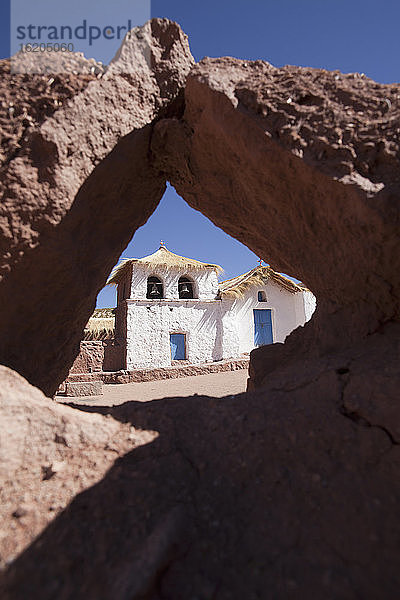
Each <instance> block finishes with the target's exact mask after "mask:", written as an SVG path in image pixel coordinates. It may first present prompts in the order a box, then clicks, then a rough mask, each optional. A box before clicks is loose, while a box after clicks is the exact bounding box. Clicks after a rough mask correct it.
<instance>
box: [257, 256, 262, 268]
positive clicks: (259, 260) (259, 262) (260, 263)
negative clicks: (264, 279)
mask: <svg viewBox="0 0 400 600" xmlns="http://www.w3.org/2000/svg"><path fill="white" fill-rule="evenodd" d="M262 262H263V261H262V258H259V259H258V264H259V266H260V267H262Z"/></svg>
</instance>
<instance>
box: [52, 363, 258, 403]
mask: <svg viewBox="0 0 400 600" xmlns="http://www.w3.org/2000/svg"><path fill="white" fill-rule="evenodd" d="M247 377H248V371H247V369H239V370H238V371H224V372H223V373H211V374H209V375H196V376H193V377H180V378H177V379H160V380H157V381H145V382H142V383H126V384H112V385H103V395H102V396H82V397H79V398H77V397H74V398H65V397H61V396H59V397H58V398H57V399H58V400H59V401H60V402H66V403H70V402H72V403H74V404H76V403H78V402H79V403H82V404H91V405H96V406H115V405H117V404H123V403H124V402H129V401H131V400H135V401H136V402H147V401H149V400H157V399H159V398H175V397H184V396H193V395H195V394H198V395H201V396H214V397H218V398H222V396H231V395H234V394H241V393H242V392H244V391H246V383H247Z"/></svg>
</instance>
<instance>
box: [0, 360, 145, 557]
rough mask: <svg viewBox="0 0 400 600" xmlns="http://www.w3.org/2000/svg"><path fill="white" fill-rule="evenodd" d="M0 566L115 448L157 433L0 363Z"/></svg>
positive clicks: (97, 473) (90, 479)
mask: <svg viewBox="0 0 400 600" xmlns="http://www.w3.org/2000/svg"><path fill="white" fill-rule="evenodd" d="M0 381H1V386H0V422H1V437H0V480H1V486H0V523H1V525H0V569H1V568H4V566H5V564H7V563H9V562H11V561H12V560H13V559H14V558H15V557H16V556H17V555H18V554H20V553H21V552H22V551H23V550H24V548H25V547H26V546H27V545H28V544H29V543H30V542H31V541H32V540H33V539H34V538H35V537H36V536H37V535H38V534H39V533H40V532H41V531H42V530H43V529H44V528H45V527H46V525H48V523H49V522H51V521H52V520H53V519H54V518H55V517H56V516H57V515H58V514H59V513H60V512H61V511H62V510H63V509H64V508H65V507H66V506H67V504H68V503H69V502H70V501H71V500H72V499H73V497H74V496H75V495H76V494H78V493H79V492H81V491H82V490H84V489H86V488H88V487H90V486H92V485H94V484H95V483H96V482H97V481H99V480H100V479H101V478H102V477H103V476H104V475H105V473H106V471H107V469H108V468H109V467H110V466H111V465H112V463H113V462H114V461H115V459H116V458H117V457H118V456H119V455H123V454H124V453H125V452H127V451H129V450H131V449H132V447H134V446H139V445H140V444H145V443H147V442H149V441H150V440H151V439H153V437H154V435H153V434H150V433H146V432H143V433H141V432H138V431H135V430H134V429H133V428H131V427H129V426H126V425H124V426H122V427H121V424H120V423H118V422H117V421H115V420H114V419H111V418H105V417H103V416H101V415H86V414H82V413H78V412H77V411H74V410H72V409H71V408H69V407H67V406H62V405H59V404H57V403H55V402H53V401H50V400H49V399H48V398H46V397H45V396H44V395H43V393H42V392H40V391H39V390H38V389H36V388H34V387H32V386H31V385H29V384H28V383H27V382H26V381H25V380H24V379H23V378H22V377H21V376H20V375H18V374H17V373H15V372H14V371H11V369H8V368H7V367H2V366H0Z"/></svg>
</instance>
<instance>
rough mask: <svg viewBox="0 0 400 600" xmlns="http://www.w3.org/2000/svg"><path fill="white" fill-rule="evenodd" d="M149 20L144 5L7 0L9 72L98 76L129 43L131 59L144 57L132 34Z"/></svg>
mask: <svg viewBox="0 0 400 600" xmlns="http://www.w3.org/2000/svg"><path fill="white" fill-rule="evenodd" d="M150 16H151V4H150V0H113V1H112V2H110V0H95V1H93V0H69V1H68V3H65V4H64V3H59V2H56V1H55V0H35V2H32V0H11V24H10V25H11V36H10V37H11V54H12V56H11V72H12V73H38V74H49V73H62V72H71V73H74V74H81V73H84V74H87V73H88V72H92V73H101V72H103V71H104V68H105V67H104V65H107V64H109V63H110V62H111V61H112V60H113V58H114V57H115V55H116V53H117V52H118V50H119V48H120V46H121V44H122V43H123V41H125V42H128V43H129V41H130V40H132V37H133V38H134V42H135V50H134V51H133V49H132V50H131V52H132V54H135V56H136V57H137V54H138V50H139V52H142V54H143V55H144V56H145V55H146V41H145V40H144V39H143V36H142V35H141V34H140V32H139V31H138V30H136V29H135V28H137V27H138V26H141V25H143V24H144V23H145V22H146V21H148V20H149V19H150ZM128 58H129V57H128ZM145 58H148V57H146V56H145ZM134 68H135V65H134V61H133V62H132V70H133V69H134ZM124 70H129V60H128V59H126V60H124Z"/></svg>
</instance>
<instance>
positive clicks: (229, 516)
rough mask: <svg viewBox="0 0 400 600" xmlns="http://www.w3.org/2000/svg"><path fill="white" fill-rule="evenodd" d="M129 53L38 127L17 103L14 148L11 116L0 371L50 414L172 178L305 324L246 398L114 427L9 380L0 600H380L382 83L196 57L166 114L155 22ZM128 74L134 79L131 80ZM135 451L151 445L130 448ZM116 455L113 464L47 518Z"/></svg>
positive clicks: (70, 93) (384, 441) (387, 141)
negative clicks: (106, 292)
mask: <svg viewBox="0 0 400 600" xmlns="http://www.w3.org/2000/svg"><path fill="white" fill-rule="evenodd" d="M143 35H144V37H145V38H146V36H147V37H148V39H149V41H150V48H152V49H153V50H154V52H153V60H152V62H151V63H150V66H151V68H149V66H148V65H149V62H148V56H147V58H146V57H145V59H143V53H142V51H141V50H140V48H141V47H142V46H141V44H142V41H143V36H142V37H141V38H140V37H139V38H138V39H139V42H138V44H139V46H138V48H139V49H138V48H137V47H133V48H131V49H130V50H129V49H127V48H125V49H122V51H121V53H119V55H118V56H117V58H116V60H115V62H114V63H113V64H112V66H111V67H110V69H109V70H108V71H107V73H105V74H104V75H103V76H102V77H101V78H99V79H97V77H96V78H95V77H94V75H93V74H92V75H91V74H90V73H89V74H88V75H85V76H82V77H81V78H77V79H76V80H70V79H68V78H67V77H65V79H62V78H61V79H59V80H57V82H56V84H54V85H55V90H56V92H57V94H58V96H57V98H58V101H61V106H60V105H59V104H57V109H55V108H54V106H53V104H54V103H53V104H52V101H53V100H54V96H53V95H52V94H53V92H49V91H46V90H47V88H48V86H49V85H50V84H49V83H46V82H44V81H42V82H41V84H40V85H42V86H43V90H42V91H40V94H42V93H43V96H42V95H40V94H39V95H40V100H43V102H38V103H37V104H34V105H33V107H32V108H31V107H30V106H29V105H28V100H27V98H28V95H27V93H26V92H25V91H23V86H24V83H26V82H25V81H24V79H20V80H18V79H16V80H15V82H16V83H17V84H18V85H19V87H18V92H16V94H15V96H16V97H18V98H20V99H21V102H22V104H23V106H24V107H26V110H31V111H32V113H30V115H31V116H32V118H33V119H34V125H32V129H30V128H29V129H27V130H26V131H25V130H24V128H25V127H26V128H28V125H26V123H24V119H23V118H22V116H21V114H20V113H19V112H18V111H16V110H14V112H13V111H11V112H12V115H13V118H14V115H16V118H17V119H19V120H17V122H16V123H17V127H16V129H15V132H14V130H13V129H12V127H11V126H10V124H9V123H8V121H7V120H6V119H5V120H4V119H3V121H1V126H2V128H3V130H4V131H5V130H6V129H7V128H8V129H7V131H8V138H7V139H6V141H5V146H4V148H5V150H4V153H5V154H7V159H6V163H5V164H4V166H3V175H4V182H5V184H4V188H3V191H4V197H3V200H4V202H3V205H2V210H3V215H2V220H1V221H0V224H1V227H2V233H3V239H2V243H3V246H2V248H3V262H2V263H1V265H0V266H1V268H2V273H3V275H4V277H3V280H2V282H1V287H0V292H1V296H0V297H1V304H0V309H1V310H0V327H1V333H2V335H1V337H0V359H1V360H4V361H7V363H8V364H12V365H14V366H16V368H17V369H18V370H19V371H20V372H22V373H24V374H26V376H27V377H28V378H29V379H30V381H33V382H37V383H38V385H39V386H40V387H41V388H42V389H43V390H45V391H46V392H47V393H50V392H51V391H54V389H55V387H56V385H57V383H59V382H60V381H61V380H62V379H63V378H64V376H65V374H66V372H67V370H68V367H69V366H70V364H71V363H72V359H73V357H74V355H76V354H77V351H78V342H79V339H80V335H81V332H82V329H83V327H84V325H85V323H86V322H87V319H88V317H89V315H90V314H91V312H92V308H93V305H94V301H95V297H96V294H97V292H98V291H99V289H100V287H101V286H102V285H103V283H104V281H105V278H106V275H107V274H108V272H109V270H110V269H111V266H112V264H113V262H114V261H115V259H116V257H117V256H118V254H119V252H120V251H121V250H122V248H123V247H124V245H125V244H126V243H127V242H128V240H129V238H130V236H131V234H132V233H133V231H134V230H135V229H136V228H137V227H138V226H139V225H141V224H142V223H144V221H145V220H146V219H147V217H148V216H149V215H150V214H151V212H152V211H153V210H154V208H155V206H156V205H157V202H158V200H159V199H160V197H161V195H162V193H163V190H164V186H165V180H166V179H167V178H168V179H170V181H171V182H172V183H173V184H174V185H175V187H176V189H177V190H178V192H179V193H180V194H181V195H182V196H183V197H184V198H185V199H186V200H187V201H188V202H189V204H191V206H193V207H194V208H197V209H199V210H201V211H202V212H203V213H204V214H206V215H207V216H208V217H209V218H211V219H212V220H213V221H214V222H215V223H216V224H217V225H219V226H221V227H222V228H223V229H224V230H225V231H226V232H228V233H229V234H231V235H233V236H234V237H236V238H237V239H239V240H241V241H243V242H244V243H245V244H247V245H248V246H249V247H250V248H251V249H253V250H254V251H255V252H256V253H257V254H259V255H260V256H262V257H264V258H266V259H267V260H268V261H269V262H270V263H271V265H272V266H273V268H275V269H277V270H281V271H285V272H288V273H289V274H292V275H296V276H298V277H299V278H301V279H302V280H303V281H304V282H305V283H306V284H307V285H308V286H309V287H310V288H311V289H312V291H313V292H314V293H316V295H317V297H318V310H317V313H316V315H315V316H314V317H313V319H312V320H311V322H310V323H309V324H308V325H307V326H306V327H305V328H304V329H298V330H297V331H296V332H294V333H293V334H292V335H291V336H290V338H289V340H288V342H287V343H286V344H284V345H273V346H269V347H264V348H261V349H259V350H257V351H255V352H253V354H252V357H251V365H250V368H251V378H250V386H249V387H251V388H253V389H254V388H258V390H257V391H253V392H251V393H247V394H245V395H241V396H237V397H229V398H224V399H218V400H216V399H213V398H198V397H193V398H191V399H187V398H185V399H179V398H177V399H175V400H174V399H169V400H168V401H166V402H164V401H156V402H152V403H150V404H144V403H138V404H135V403H128V404H126V405H124V406H122V407H114V408H112V409H104V410H103V411H102V409H101V408H96V407H92V408H91V409H89V408H88V409H87V410H88V412H90V411H95V412H96V411H97V412H106V413H111V414H112V416H113V417H114V419H116V420H119V421H121V422H122V423H123V425H121V426H119V425H118V424H117V423H116V422H115V421H112V420H107V419H105V418H104V417H100V416H99V415H83V414H82V413H79V414H78V413H77V411H73V410H72V409H71V408H66V407H60V406H57V405H55V404H54V403H52V402H51V401H49V400H48V399H46V398H44V397H43V395H42V394H41V393H40V392H39V391H38V390H36V389H33V388H32V387H31V386H29V385H28V384H27V383H26V382H24V381H23V380H22V379H21V377H20V376H18V375H16V374H15V373H11V372H10V371H9V370H8V369H3V371H0V378H2V379H1V380H0V384H1V385H0V409H1V410H2V412H3V418H2V424H3V426H4V424H5V431H6V434H3V433H2V436H3V437H2V444H3V446H2V453H1V455H0V469H1V474H0V475H1V478H2V480H3V481H4V484H2V486H0V487H1V494H2V496H1V507H2V515H1V516H2V527H3V531H2V533H1V537H0V545H1V552H2V555H1V556H2V560H3V564H4V563H5V562H7V561H8V560H12V559H14V560H13V562H12V564H10V566H9V568H8V569H7V571H6V572H5V573H4V574H3V577H2V581H1V583H0V595H1V597H2V598H5V599H6V600H8V599H9V600H19V599H21V600H25V599H26V598H27V597H29V598H32V599H33V600H35V599H36V598H37V599H38V600H39V599H40V600H47V599H48V600H52V599H53V598H54V597H55V596H56V597H57V598H60V599H63V598H65V599H70V598H74V600H80V599H81V598H82V600H83V599H85V600H90V599H93V600H101V599H103V598H104V599H105V600H108V599H110V598H112V599H114V598H121V599H123V598H126V599H127V600H128V599H131V598H138V599H139V598H142V599H143V598H152V599H154V600H157V599H161V598H163V599H169V598H170V599H171V600H172V599H173V600H179V599H180V598H182V600H183V599H185V600H186V599H187V598H193V597H198V598H204V599H206V598H213V597H215V598H218V599H221V600H224V599H225V598H226V599H227V600H228V599H232V598H234V599H236V598H238V599H240V600H242V599H243V598H246V599H247V598H249V599H250V598H260V597H261V598H264V597H266V596H267V597H271V598H272V597H273V598H279V599H281V598H282V600H283V599H285V600H286V599H287V598H295V599H297V598H298V599H299V600H303V598H312V597H315V598H322V597H332V598H359V597H362V598H380V597H384V598H390V599H391V598H393V599H395V598H397V597H398V589H399V585H400V578H399V573H400V568H399V566H400V565H399V557H398V539H399V536H400V530H399V519H398V506H399V502H400V487H399V482H400V476H399V475H400V473H399V469H400V466H399V465H400V461H399V451H398V448H399V443H400V430H399V427H398V422H399V418H398V416H399V408H398V399H399V398H398V389H399V386H400V382H399V374H398V357H399V353H400V348H399V339H400V333H399V324H398V322H396V320H397V321H398V317H399V312H398V310H399V309H398V306H399V304H398V300H399V273H400V270H399V268H398V267H399V264H398V261H399V256H400V253H399V237H398V221H399V218H398V200H397V198H398V185H399V181H398V162H399V147H398V124H397V123H398V117H399V98H398V95H399V94H398V86H381V85H378V84H375V83H374V82H371V81H369V80H366V79H365V78H363V77H360V76H355V75H352V76H343V75H340V74H339V73H327V72H325V71H315V70H309V69H297V68H294V67H288V68H285V69H274V68H273V67H272V66H271V65H268V64H266V63H262V62H256V63H245V62H243V61H237V60H234V59H229V58H226V59H206V60H204V61H202V63H200V64H199V65H197V66H196V67H194V68H193V69H192V71H191V73H190V76H189V80H188V83H187V86H186V91H185V95H186V97H185V107H184V113H182V110H183V104H182V101H181V98H180V97H179V90H180V88H181V87H182V86H183V85H184V81H185V76H186V74H187V72H188V70H189V68H190V66H191V57H190V54H189V52H188V48H187V45H186V41H185V38H184V37H183V35H182V33H181V32H180V30H179V28H178V27H177V26H175V25H174V24H171V23H169V22H167V21H158V20H157V21H153V22H152V23H151V24H148V25H146V26H145V28H144V30H143ZM132 56H134V57H135V60H137V61H138V73H137V77H135V76H134V75H132V73H130V74H129V76H127V75H126V70H127V69H126V68H124V62H125V61H129V60H131V57H132ZM4 68H6V67H4ZM37 81H39V80H37ZM35 82H36V80H35V79H32V80H29V82H28V84H27V87H29V86H31V87H30V88H29V89H30V90H35V89H38V90H39V88H40V86H39V83H38V84H36V83H35ZM9 83H10V82H9ZM62 84H63V85H62ZM36 85H37V88H36V87H35V86H36ZM46 86H47V87H46ZM52 86H53V83H52V84H51V86H50V87H52ZM45 88H46V89H45ZM63 102H67V105H66V106H63ZM68 102H69V104H68ZM15 106H16V105H15ZM3 108H6V109H7V110H8V109H9V108H12V107H10V106H9V107H8V108H7V106H5V107H4V106H3ZM8 114H9V115H10V111H8ZM155 117H157V118H158V119H159V122H158V123H157V124H156V125H155V126H154V122H153V123H151V121H152V119H154V118H155ZM24 118H25V117H24ZM28 122H29V119H28ZM29 127H30V126H29ZM10 132H11V133H10ZM13 136H14V137H13ZM98 161H100V162H98ZM38 349H39V350H38ZM39 360H40V362H38V361H39ZM260 388H261V389H260ZM0 416H1V415H0ZM131 424H133V425H134V427H135V430H134V432H132V430H131V429H130V426H131ZM138 428H140V429H139V432H140V433H138ZM155 432H157V433H158V434H159V435H157V433H155ZM132 433H133V439H132V437H131V434H132ZM137 435H138V436H139V437H138V438H137V437H136V436H137ZM110 436H112V440H113V441H112V443H111V444H110V441H109V440H110ZM135 440H136V441H138V444H137V445H141V446H142V447H140V448H134V445H135V444H133V445H132V451H129V450H130V449H131V446H129V442H132V441H133V442H135ZM147 442H150V443H147ZM135 443H136V442H135ZM3 448H5V450H3ZM110 452H115V457H117V456H121V458H120V459H119V460H118V462H117V463H116V464H115V465H114V466H113V467H112V468H111V469H110V471H109V472H108V473H107V474H106V475H105V476H104V478H103V479H102V481H101V482H99V483H98V484H97V485H95V486H93V487H91V488H89V489H87V490H86V491H85V492H84V493H82V494H78V495H77V497H76V498H75V499H74V500H73V502H72V503H71V504H70V505H69V506H68V507H67V508H66V510H65V511H62V509H63V508H64V507H65V506H66V504H67V502H68V501H69V500H71V498H72V497H73V496H74V494H77V493H78V492H79V491H81V490H82V489H85V488H86V487H87V486H88V485H90V483H93V482H94V481H97V480H98V478H99V477H101V476H102V474H103V473H104V470H105V468H106V466H108V465H110V464H111V462H112V459H111V455H110ZM124 453H125V454H124ZM123 454H124V456H122V455H123ZM64 468H65V471H63V470H64ZM63 472H64V473H65V477H64V476H63V475H62V473H63ZM63 477H64V479H63ZM54 507H55V508H54ZM54 511H55V512H57V513H59V514H58V517H57V519H55V520H54V521H53V522H51V523H50V521H51V519H52V517H49V512H54ZM61 511H62V512H61ZM46 526H47V527H46ZM37 534H40V536H39V538H38V539H37V540H35V541H34V542H33V543H31V542H32V540H33V536H35V535H37ZM30 543H31V545H29V544H30ZM28 545H29V547H27V546H28ZM24 548H26V550H25V552H23V553H22V554H19V553H20V552H21V550H22V549H24Z"/></svg>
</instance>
